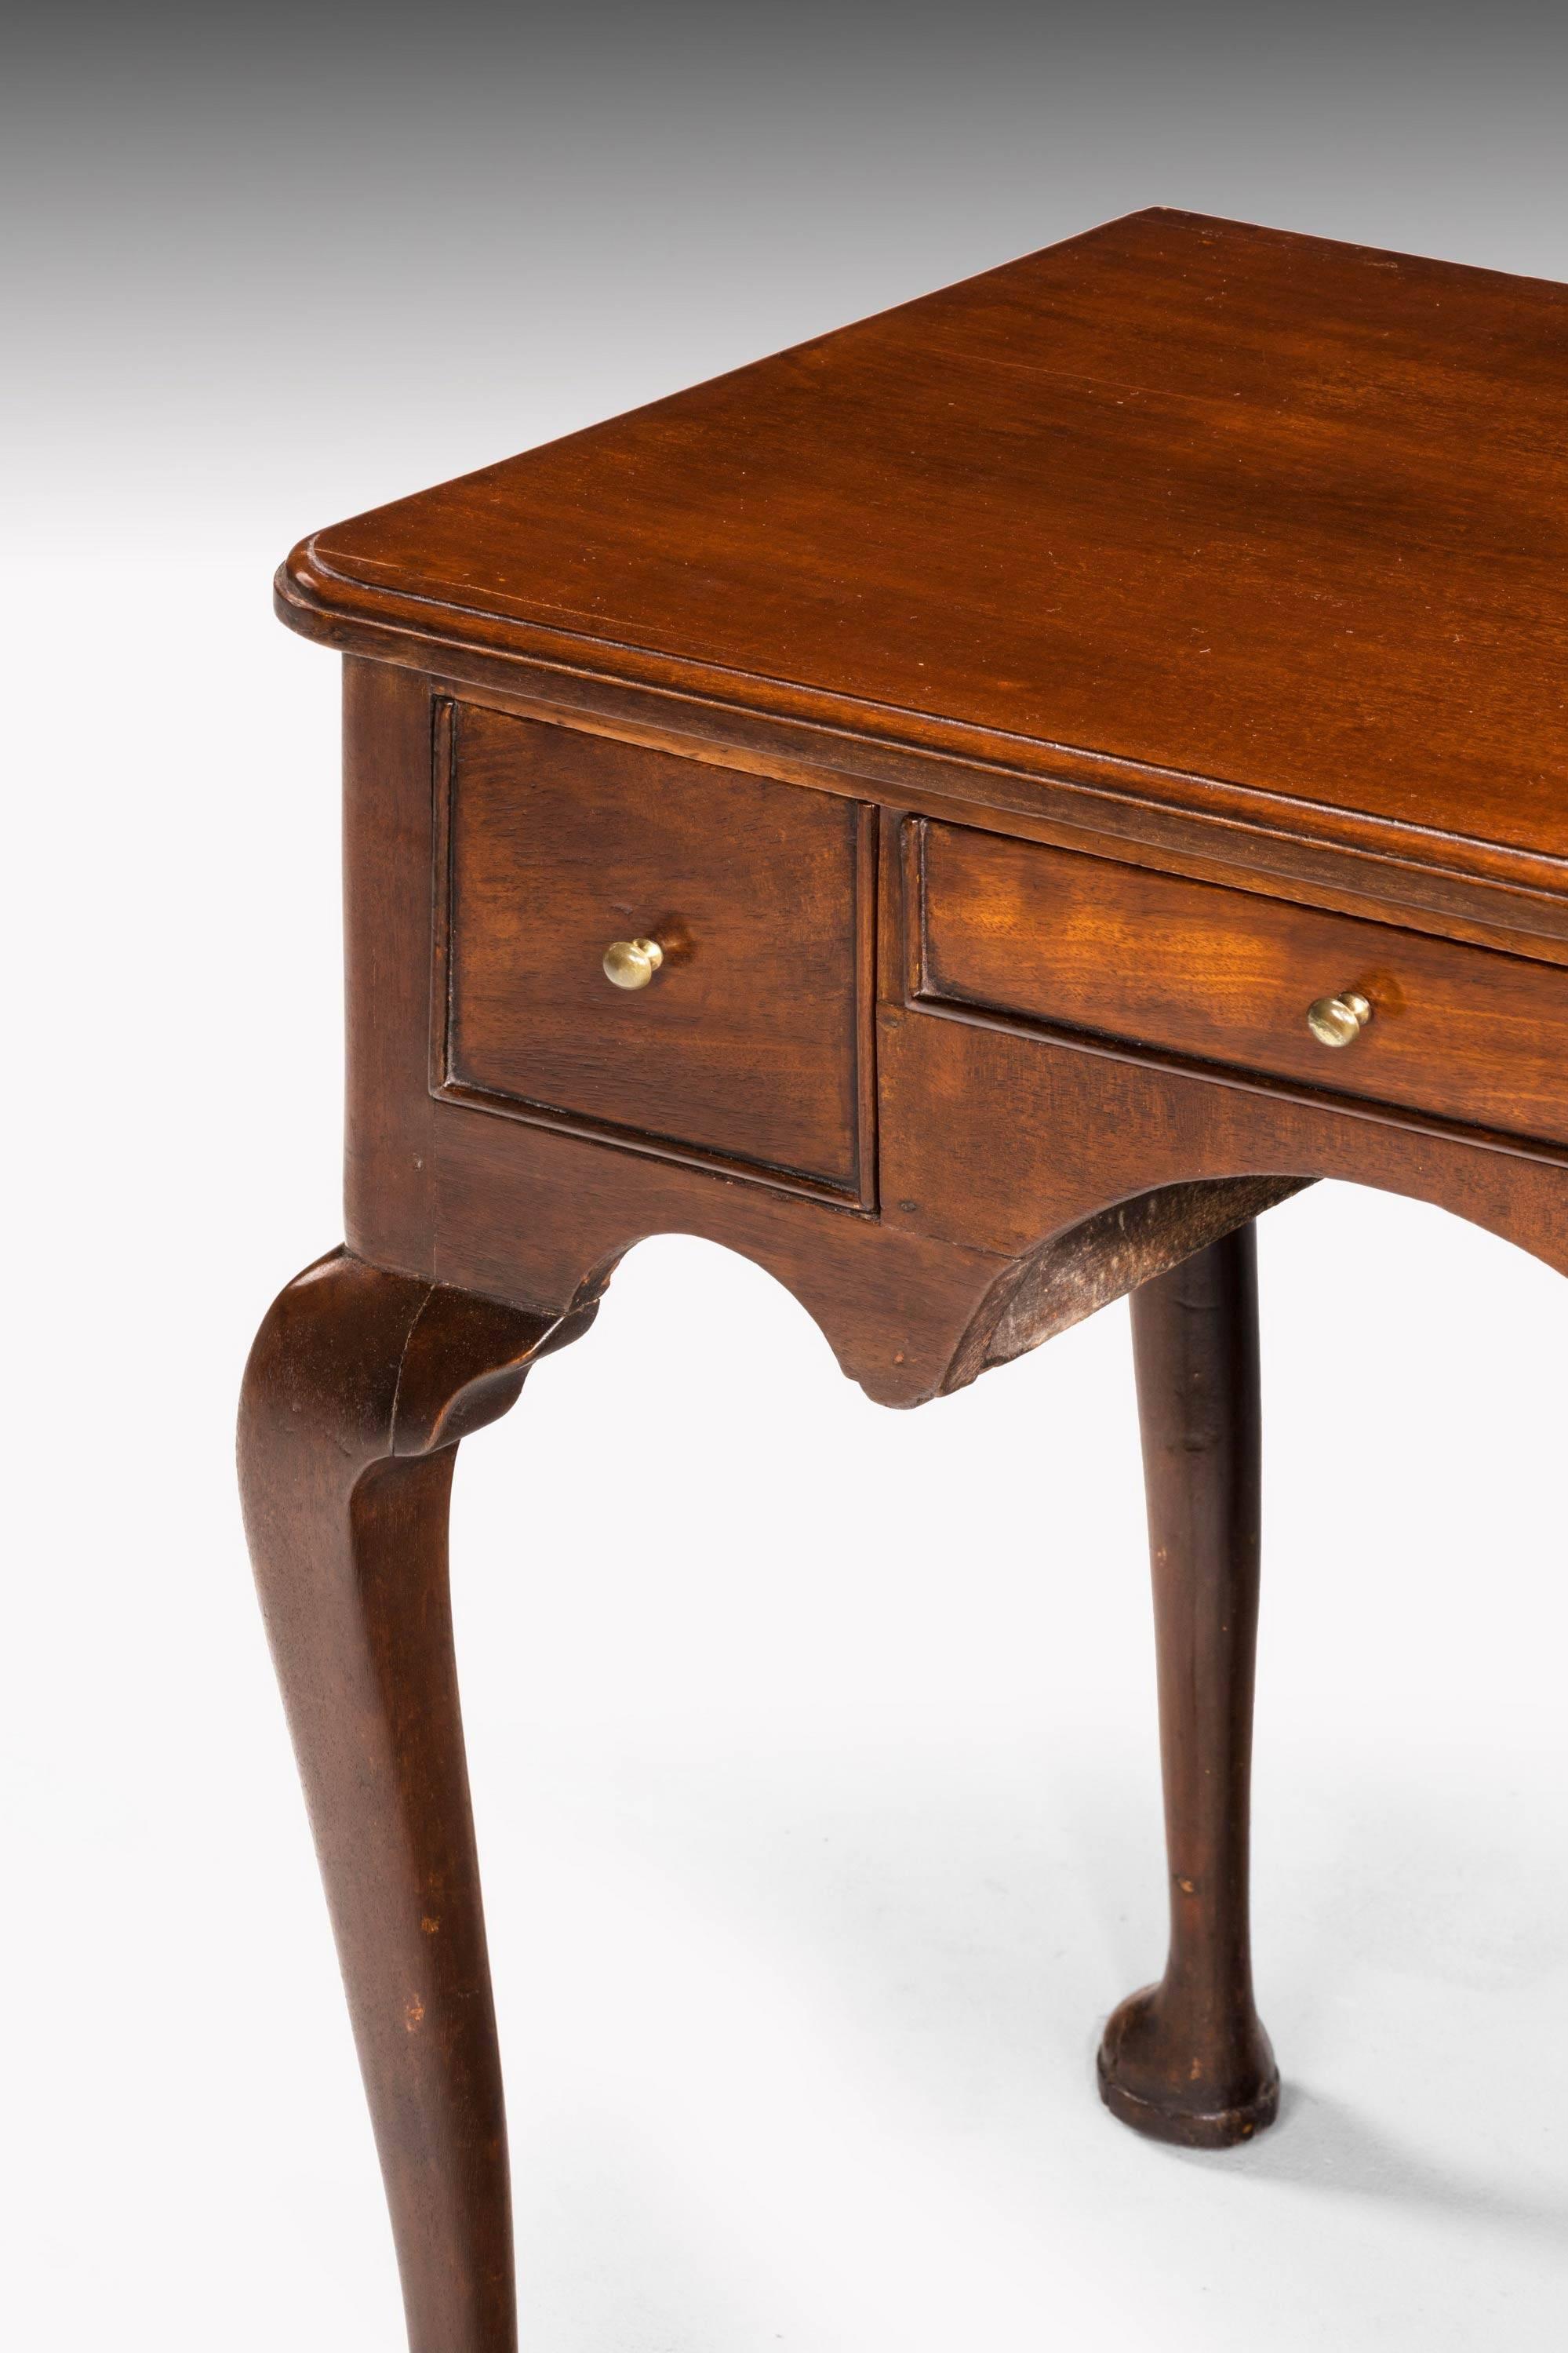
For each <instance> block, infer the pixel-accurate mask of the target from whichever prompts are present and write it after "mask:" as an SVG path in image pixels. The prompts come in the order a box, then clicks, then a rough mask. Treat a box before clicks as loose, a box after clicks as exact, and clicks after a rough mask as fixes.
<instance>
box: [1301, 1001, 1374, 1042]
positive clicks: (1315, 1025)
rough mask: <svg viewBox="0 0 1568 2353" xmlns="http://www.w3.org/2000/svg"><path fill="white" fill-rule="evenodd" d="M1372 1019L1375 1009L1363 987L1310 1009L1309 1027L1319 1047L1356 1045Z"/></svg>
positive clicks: (1319, 1002) (1308, 1013) (1312, 1006)
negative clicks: (1365, 995)
mask: <svg viewBox="0 0 1568 2353" xmlns="http://www.w3.org/2000/svg"><path fill="white" fill-rule="evenodd" d="M1371 1019H1372V1007H1371V1006H1370V1005H1369V1004H1368V1002H1367V1000H1366V998H1365V997H1363V996H1362V995H1361V990H1360V989H1359V988H1346V989H1341V991H1340V994H1339V996H1338V997H1319V999H1318V1002H1317V1003H1316V1005H1309V1006H1308V1008H1307V1027H1308V1029H1310V1031H1311V1032H1312V1035H1313V1037H1314V1038H1316V1039H1317V1040H1318V1043H1319V1046H1353V1045H1354V1044H1355V1042H1356V1039H1358V1038H1359V1037H1360V1036H1361V1031H1362V1030H1363V1029H1365V1028H1366V1026H1367V1023H1368V1022H1369V1021H1370V1020H1371Z"/></svg>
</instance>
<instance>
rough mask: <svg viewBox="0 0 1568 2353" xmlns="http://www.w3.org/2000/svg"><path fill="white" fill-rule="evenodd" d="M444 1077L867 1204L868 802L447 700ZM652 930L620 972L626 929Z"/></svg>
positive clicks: (485, 1097) (625, 1137) (439, 1071)
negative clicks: (608, 955) (643, 980)
mask: <svg viewBox="0 0 1568 2353" xmlns="http://www.w3.org/2000/svg"><path fill="white" fill-rule="evenodd" d="M450 723H451V727H450V733H451V742H450V756H449V760H448V764H447V765H448V768H449V797H448V820H447V843H446V866H447V877H448V892H447V897H448V917H447V923H446V925H445V948H444V964H445V987H444V989H441V988H438V1003H437V1060H436V1084H437V1092H439V1093H441V1094H445V1095H449V1096H453V1095H455V1096H457V1097H458V1098H460V1099H461V1100H463V1101H469V1102H479V1103H482V1105H483V1107H485V1108H488V1109H492V1110H496V1111H502V1112H507V1113H511V1114H512V1115H514V1116H515V1117H519V1118H533V1119H537V1120H540V1121H543V1122H544V1123H546V1124H555V1125H567V1126H572V1127H577V1128H579V1129H581V1128H586V1129H588V1132H590V1133H591V1132H597V1131H600V1130H602V1131H603V1132H605V1133H606V1134H609V1135H610V1136H611V1137H612V1138H613V1139H614V1140H616V1141H620V1142H623V1143H630V1144H632V1145H635V1146H637V1147H638V1148H641V1149H645V1150H668V1151H671V1152H673V1153H674V1154H675V1155H676V1156H679V1157H683V1158H696V1159H698V1160H705V1159H709V1158H711V1159H713V1160H714V1161H715V1162H716V1163H718V1164H720V1165H724V1166H728V1165H730V1164H736V1165H737V1166H738V1167H739V1169H740V1172H741V1173H743V1174H745V1173H757V1174H766V1175H773V1176H778V1177H779V1178H781V1179H785V1180H789V1181H793V1182H796V1183H798V1184H801V1185H804V1186H805V1187H807V1188H808V1189H822V1190H826V1191H829V1192H832V1193H835V1194H839V1195H847V1196H849V1197H850V1198H854V1199H856V1200H858V1199H859V1198H861V1179H862V1171H863V1168H866V1167H868V1166H870V1153H869V1147H868V1145H867V1144H866V1139H865V1138H864V1136H863V1126H864V1124H865V1123H864V1119H863V1113H862V1093H863V1090H862V1087H861V1077H860V1074H861V1071H862V1070H863V1067H865V1066H866V1063H867V1061H868V1056H867V1055H866V1053H865V1051H864V1049H863V1030H864V1027H865V1024H866V1022H867V1021H868V1019H869V1014H870V1003H869V999H870V964H869V957H870V935H871V929H872V923H871V914H872V897H873V893H874V878H873V875H872V870H871V866H870V863H869V860H870V858H871V855H872V851H871V847H870V842H871V834H870V828H869V827H868V825H867V823H866V817H865V813H864V812H863V810H862V809H861V807H860V806H859V805H858V804H857V803H854V802H852V801H847V800H843V799H841V798H838V797H833V796H830V795H828V794H822V793H814V792H810V791H808V790H805V789H803V788H801V787H800V786H793V785H784V784H777V783H774V782H772V781H770V780H762V779H758V777H755V776H745V775H742V774H739V773H738V772H736V771H733V770H729V769H725V768H718V767H713V766H709V765H704V764H699V763H698V762H696V761H690V760H683V759H679V758H675V757H673V756H672V755H671V754H667V753H663V752H650V751H644V750H641V749H640V748H638V747H636V746H634V745H630V744H620V743H616V742H613V741H611V740H609V739H608V738H605V737H602V736H594V735H588V734H584V733H578V732H577V731H576V730H573V729H569V728H565V727H556V726H551V725H548V724H545V723H540V722H537V721H533V720H524V719H514V718H510V717H507V716H505V715H504V714H503V713H501V712H493V711H489V710H484V709H481V708H475V707H471V706H467V705H463V706H459V707H457V708H455V709H453V710H451V711H450ZM642 938H647V939H652V940H656V941H657V942H658V943H659V944H660V945H661V947H662V951H663V956H664V961H663V962H662V965H660V966H659V968H658V970H657V971H656V972H655V974H654V976H653V978H652V981H651V982H650V983H649V985H648V986H646V987H640V988H636V989H628V988H621V987H613V986H612V985H611V984H610V982H609V980H608V979H607V977H606V975H605V970H604V961H603V960H604V955H605V952H606V950H607V948H609V946H610V944H611V943H612V942H615V941H618V940H632V941H634V940H638V939H642Z"/></svg>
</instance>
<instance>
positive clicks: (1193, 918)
mask: <svg viewBox="0 0 1568 2353" xmlns="http://www.w3.org/2000/svg"><path fill="white" fill-rule="evenodd" d="M913 848H914V852H915V860H916V873H917V890H918V893H919V909H918V913H917V916H916V939H917V964H918V971H917V974H916V987H915V994H916V997H923V998H928V999H930V1000H932V1001H946V1002H948V1003H950V1004H954V1005H963V1004H967V1005H972V1006H976V1007H979V1008H992V1009H994V1010H996V1011H1000V1012H1004V1013H1017V1014H1022V1015H1025V1016H1028V1017H1032V1018H1035V1019H1038V1020H1041V1021H1044V1022H1049V1023H1055V1024H1060V1025H1063V1026H1065V1027H1067V1028H1070V1029H1082V1030H1086V1031H1090V1032H1096V1031H1098V1032H1104V1033H1106V1034H1107V1035H1109V1036H1111V1037H1116V1038H1121V1039H1128V1040H1131V1041H1133V1042H1135V1043H1139V1044H1142V1045H1147V1046H1154V1047H1160V1048H1164V1049H1167V1050H1171V1051H1172V1052H1174V1053H1177V1054H1181V1055H1190V1056H1193V1057H1195V1058H1197V1059H1199V1060H1205V1061H1215V1062H1226V1063H1230V1064H1232V1065H1234V1066H1235V1067H1237V1068H1239V1069H1241V1070H1250V1071H1260V1072H1265V1073H1272V1074H1275V1075H1277V1076H1279V1077H1282V1078H1287V1079H1294V1080H1298V1081H1300V1082H1302V1083H1304V1084H1305V1085H1307V1086H1310V1087H1318V1088H1321V1089H1322V1090H1324V1092H1330V1093H1342V1094H1351V1095H1364V1096H1367V1097H1370V1098H1372V1100H1373V1101H1377V1102H1383V1103H1401V1104H1404V1105H1406V1106H1407V1107H1409V1108H1410V1109H1412V1110H1415V1111H1426V1112H1430V1113H1441V1115H1442V1116H1444V1117H1445V1118H1447V1119H1450V1120H1455V1121H1458V1122H1462V1123H1467V1124H1473V1125H1475V1126H1478V1127H1491V1128H1503V1129H1512V1130H1515V1131H1517V1132H1518V1133H1520V1134H1524V1135H1533V1136H1541V1137H1544V1138H1548V1139H1550V1140H1552V1142H1555V1143H1557V1144H1563V1145H1568V973H1561V972H1550V971H1547V970H1545V969H1543V968H1542V965H1539V964H1536V963H1533V962H1529V961H1526V960H1525V959H1524V958H1523V957H1520V956H1511V955H1495V954H1493V953H1492V952H1490V951H1489V950H1488V949H1486V948H1472V947H1461V946H1458V945H1457V944H1454V943H1452V942H1449V941H1446V940H1434V939H1428V938H1425V937H1424V936H1423V935H1422V934H1420V933H1417V932H1409V931H1396V930H1394V929H1393V927H1392V926H1390V925H1388V924H1383V923H1357V922H1353V921H1351V919H1350V918H1348V917H1346V916H1342V915H1330V914H1321V913H1318V912H1317V911H1316V910H1314V909H1309V908H1306V907H1293V906H1290V905H1288V904H1287V903H1286V902H1283V901H1281V900H1277V899H1263V898H1259V897H1258V896H1257V895H1256V894H1255V893H1254V892H1244V891H1230V890H1217V889H1215V888H1214V887H1213V885H1211V884H1208V883H1203V882H1188V881H1177V880H1175V879H1173V878H1172V877H1171V876H1169V875H1164V874H1154V873H1150V872H1149V871H1147V870H1145V869H1142V868H1139V867H1134V866H1123V865H1113V864H1111V863H1110V862H1108V861H1107V860H1104V859H1096V858H1083V857H1076V856H1074V855H1073V854H1071V853H1070V852H1068V851H1065V850H1059V849H1044V848H1042V847H1040V846H1039V845H1038V844H1036V843H1033V842H1022V841H1003V840H999V839H997V838H996V837H995V836H994V835H991V834H984V833H978V832H975V831H973V830H971V829H970V828H968V827H963V826H947V825H922V826H918V827H916V839H915V842H914V845H913ZM1347 988H1352V989H1357V990H1359V991H1361V994H1362V995H1363V996H1364V997H1366V998H1367V1000H1368V1002H1369V1003H1370V1004H1371V1006H1372V1019H1371V1021H1370V1022H1369V1023H1368V1025H1367V1027H1366V1029H1364V1030H1363V1031H1362V1032H1361V1036H1360V1037H1359V1038H1357V1039H1355V1041H1354V1043H1353V1044H1351V1045H1350V1046H1348V1047H1345V1048H1342V1049H1339V1050H1334V1049H1331V1048H1328V1047H1324V1046H1322V1045H1320V1044H1319V1042H1318V1040H1317V1039H1315V1038H1314V1037H1313V1035H1312V1033H1311V1031H1310V1030H1309V1029H1308V1027H1307V1020H1306V1014H1307V1008H1308V1006H1309V1005H1310V1004H1311V1003H1312V1002H1313V1001H1314V1000H1315V999H1317V998H1319V997H1333V996H1336V995H1338V994H1339V993H1340V991H1342V990H1344V989H1347Z"/></svg>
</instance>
